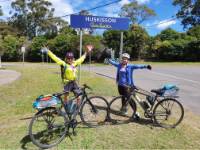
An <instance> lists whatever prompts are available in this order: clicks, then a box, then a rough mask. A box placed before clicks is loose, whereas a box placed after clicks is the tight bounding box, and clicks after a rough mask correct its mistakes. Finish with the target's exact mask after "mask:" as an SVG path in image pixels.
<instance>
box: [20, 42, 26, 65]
mask: <svg viewBox="0 0 200 150" xmlns="http://www.w3.org/2000/svg"><path fill="white" fill-rule="evenodd" d="M25 51H26V48H25V47H24V46H22V47H21V52H22V61H23V66H24V54H25Z"/></svg>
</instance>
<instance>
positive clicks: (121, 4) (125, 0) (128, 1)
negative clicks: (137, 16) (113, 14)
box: [119, 0, 130, 6]
mask: <svg viewBox="0 0 200 150" xmlns="http://www.w3.org/2000/svg"><path fill="white" fill-rule="evenodd" d="M129 3H130V0H122V1H120V2H119V4H120V6H123V5H125V4H129Z"/></svg>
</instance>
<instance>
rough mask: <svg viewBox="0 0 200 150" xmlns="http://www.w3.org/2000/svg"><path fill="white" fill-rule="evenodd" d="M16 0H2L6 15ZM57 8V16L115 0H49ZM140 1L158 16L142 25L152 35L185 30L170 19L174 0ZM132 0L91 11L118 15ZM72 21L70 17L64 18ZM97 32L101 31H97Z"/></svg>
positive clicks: (173, 12)
mask: <svg viewBox="0 0 200 150" xmlns="http://www.w3.org/2000/svg"><path fill="white" fill-rule="evenodd" d="M11 1H14V0H7V1H5V0H0V5H1V6H2V8H3V12H4V16H3V17H1V18H6V17H9V11H10V10H11V8H10V3H11ZM49 1H50V2H52V4H53V7H54V8H55V16H63V15H66V14H71V13H76V12H79V11H80V10H82V9H89V8H93V7H96V6H99V5H103V4H106V3H109V2H113V1H115V0H49ZM137 1H138V3H141V4H146V5H147V6H148V7H150V8H151V9H153V10H154V11H155V12H156V14H157V16H156V17H154V18H151V19H149V20H147V21H145V22H143V24H142V26H143V27H144V28H145V29H146V30H147V32H148V33H149V34H150V35H156V34H158V33H160V31H162V30H164V29H166V28H168V27H171V28H173V29H175V30H176V31H179V32H183V26H182V25H181V23H180V20H168V19H169V18H171V17H172V16H174V15H175V14H176V12H177V11H178V7H175V6H173V5H172V2H173V0H137ZM130 2H131V0H121V1H120V2H118V3H115V4H112V5H110V6H106V7H104V8H99V9H96V10H93V11H91V12H90V13H91V14H93V15H96V16H107V17H118V14H119V11H120V8H121V7H122V6H123V5H124V4H128V3H130ZM63 19H65V20H67V21H69V22H70V20H69V17H66V18H63ZM97 33H100V32H99V31H97Z"/></svg>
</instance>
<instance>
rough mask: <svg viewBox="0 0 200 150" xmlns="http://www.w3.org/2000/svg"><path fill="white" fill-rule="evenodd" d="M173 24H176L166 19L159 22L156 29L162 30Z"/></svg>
mask: <svg viewBox="0 0 200 150" xmlns="http://www.w3.org/2000/svg"><path fill="white" fill-rule="evenodd" d="M174 24H176V21H175V20H170V19H166V20H163V21H160V22H159V23H158V25H157V26H156V27H157V28H158V29H160V30H163V29H166V28H168V27H169V26H171V25H174Z"/></svg>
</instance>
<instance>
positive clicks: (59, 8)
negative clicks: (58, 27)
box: [49, 0, 74, 22]
mask: <svg viewBox="0 0 200 150" xmlns="http://www.w3.org/2000/svg"><path fill="white" fill-rule="evenodd" d="M49 1H50V2H51V3H52V7H53V8H55V12H54V16H64V15H67V14H72V13H74V10H73V7H72V5H71V4H70V3H69V2H68V1H65V0H49ZM63 19H64V20H67V21H68V22H69V21H70V20H69V17H64V18H63Z"/></svg>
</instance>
